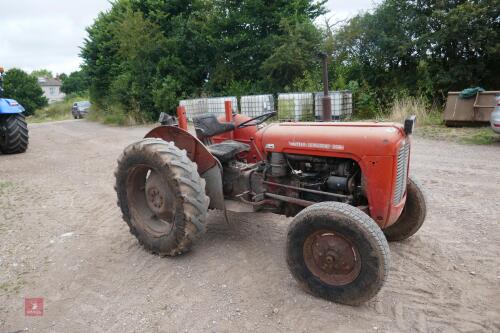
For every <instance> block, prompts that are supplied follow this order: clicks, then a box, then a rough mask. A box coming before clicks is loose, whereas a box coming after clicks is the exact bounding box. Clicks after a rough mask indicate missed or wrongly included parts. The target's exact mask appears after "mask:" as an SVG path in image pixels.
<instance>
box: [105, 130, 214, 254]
mask: <svg viewBox="0 0 500 333" xmlns="http://www.w3.org/2000/svg"><path fill="white" fill-rule="evenodd" d="M145 165H146V166H147V167H144V166H145ZM138 166H142V167H140V168H142V170H143V171H144V172H143V173H144V174H143V175H142V181H143V182H142V183H141V184H140V186H144V187H146V183H147V181H146V177H145V176H146V174H147V173H148V172H149V173H151V172H154V173H155V175H157V177H160V178H162V179H163V181H164V182H163V184H162V185H163V186H165V187H168V188H171V189H172V193H171V194H170V198H167V197H166V195H164V198H161V199H160V200H161V201H162V203H161V204H162V206H170V205H169V204H170V203H171V206H172V207H168V210H175V212H178V213H177V214H172V215H173V216H171V219H170V221H168V222H165V223H164V224H167V225H171V229H170V230H168V231H167V232H163V233H160V234H154V235H151V233H150V232H148V228H147V227H146V226H145V225H144V224H145V221H146V220H148V219H149V218H150V216H151V215H153V212H152V211H151V210H150V209H148V208H147V205H146V203H145V202H143V207H139V205H140V203H139V201H140V200H134V199H132V198H129V197H130V196H131V195H132V193H131V192H132V190H131V188H130V187H129V185H130V180H131V175H132V174H134V173H135V172H134V170H137V169H138ZM149 168H151V169H150V170H149V171H148V169H149ZM115 178H116V185H115V190H116V193H117V196H118V206H119V207H120V209H121V211H122V214H123V219H124V220H125V222H126V223H127V224H128V226H129V228H130V232H131V233H132V234H133V235H134V236H136V237H137V239H138V240H139V242H140V243H141V244H142V245H144V247H145V248H146V249H147V250H149V251H151V252H152V253H154V254H159V255H165V256H176V255H180V254H183V253H185V252H187V251H189V250H190V248H191V245H192V242H193V241H194V240H195V238H196V236H197V235H198V234H199V233H201V232H203V231H204V230H205V220H206V216H207V212H208V203H209V199H208V197H207V196H206V195H205V180H204V179H203V178H201V177H200V176H199V174H198V171H197V167H196V164H195V163H194V162H192V161H191V160H190V159H189V158H188V157H187V155H186V151H185V150H180V149H179V148H177V147H176V146H175V145H174V144H173V143H171V142H165V141H163V140H161V139H153V138H148V139H142V140H139V141H137V142H135V143H133V144H131V145H129V146H128V147H127V148H125V150H124V151H123V153H122V155H121V156H120V158H119V159H118V167H117V168H116V172H115ZM137 180H141V179H137ZM138 194H139V195H140V196H141V197H144V191H138ZM131 201H135V202H131ZM130 205H134V206H135V207H133V208H132V207H130ZM141 210H143V211H144V210H145V211H146V214H147V216H146V217H145V218H144V219H142V217H143V216H140V215H139V214H137V212H138V211H141ZM171 213H173V212H171ZM141 219H142V221H141Z"/></svg>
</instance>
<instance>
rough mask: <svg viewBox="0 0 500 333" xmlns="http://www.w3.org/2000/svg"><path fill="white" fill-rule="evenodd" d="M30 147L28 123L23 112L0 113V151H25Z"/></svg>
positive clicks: (10, 152) (11, 152)
mask: <svg viewBox="0 0 500 333" xmlns="http://www.w3.org/2000/svg"><path fill="white" fill-rule="evenodd" d="M27 148H28V125H27V124H26V119H25V117H24V115H23V114H22V113H15V114H4V115H0V151H1V152H2V153H3V154H18V153H24V152H25V151H26V149H27Z"/></svg>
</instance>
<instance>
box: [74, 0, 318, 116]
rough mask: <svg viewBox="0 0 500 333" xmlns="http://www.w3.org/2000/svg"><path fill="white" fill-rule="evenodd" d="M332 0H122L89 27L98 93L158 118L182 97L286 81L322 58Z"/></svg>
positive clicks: (87, 53)
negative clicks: (324, 21) (322, 27)
mask: <svg viewBox="0 0 500 333" xmlns="http://www.w3.org/2000/svg"><path fill="white" fill-rule="evenodd" d="M324 2H325V1H324V0H322V1H319V2H317V1H311V0H294V1H285V0H279V1H271V2H270V1H267V0H245V1H234V0H213V1H206V0H193V1H181V0H170V1H166V0H149V1H139V0H118V1H116V2H114V3H113V6H112V8H111V10H110V11H108V12H106V13H102V14H100V15H99V17H98V18H97V20H96V21H95V22H94V24H93V25H92V26H91V27H89V28H88V29H87V32H88V38H87V39H86V40H85V42H84V46H83V48H82V52H81V56H82V58H83V59H84V66H83V69H84V70H85V71H86V72H87V73H88V76H89V77H90V78H91V84H90V89H89V90H90V94H91V98H92V99H93V100H94V101H95V102H97V103H98V104H102V105H110V104H119V105H120V106H121V107H122V108H123V109H125V110H134V111H139V112H141V113H143V114H146V115H147V117H149V118H152V119H153V118H155V117H156V115H157V114H158V113H159V112H160V111H169V112H173V111H174V110H175V107H176V105H177V101H178V99H180V98H182V97H188V96H196V95H201V94H206V95H217V94H227V93H232V92H235V91H241V89H242V87H250V88H251V90H252V92H261V91H263V90H264V91H265V90H266V89H267V90H269V89H273V90H275V89H276V90H278V89H285V87H286V86H289V85H291V84H292V82H293V80H294V79H295V78H298V77H300V76H302V74H303V71H304V70H305V69H309V68H310V67H311V66H312V65H313V64H314V63H315V62H317V58H316V56H315V55H314V54H313V53H314V50H316V49H317V44H319V43H321V35H320V33H319V31H318V29H317V28H316V27H315V26H314V25H313V23H312V22H313V20H314V19H315V18H316V17H317V16H318V15H320V14H321V13H323V12H324V8H323V4H324ZM290 43H292V45H293V46H295V47H298V48H300V49H299V50H298V51H297V52H295V54H293V52H294V50H293V49H292V48H291V47H290V46H289V45H287V44H290ZM299 53H300V54H299ZM290 54H292V56H293V57H295V58H296V59H287V56H288V55H290ZM297 55H298V56H297ZM296 56H297V57H296ZM282 75H284V77H282Z"/></svg>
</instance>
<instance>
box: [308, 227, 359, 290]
mask: <svg viewBox="0 0 500 333" xmlns="http://www.w3.org/2000/svg"><path fill="white" fill-rule="evenodd" d="M303 255H304V261H305V263H306V266H307V268H308V269H309V270H310V271H311V273H312V274H313V275H315V276H316V277H317V278H319V279H320V280H321V281H323V282H324V283H327V284H329V285H333V286H342V285H346V284H349V283H351V282H352V281H354V280H355V279H356V278H357V277H358V275H359V272H360V271H361V258H360V256H359V252H358V250H357V248H356V247H355V246H354V244H353V243H352V242H351V241H350V240H349V239H347V238H346V237H344V236H342V235H340V234H338V233H334V232H332V231H330V230H318V231H316V232H314V233H313V234H311V235H309V236H308V237H307V238H306V240H305V242H304V248H303Z"/></svg>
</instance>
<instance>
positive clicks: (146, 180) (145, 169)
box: [127, 165, 175, 237]
mask: <svg viewBox="0 0 500 333" xmlns="http://www.w3.org/2000/svg"><path fill="white" fill-rule="evenodd" d="M172 196H173V194H172V190H171V189H170V187H169V186H168V184H167V183H166V182H164V181H163V180H162V178H161V176H160V175H159V174H158V173H157V172H156V171H155V170H154V169H152V168H151V167H150V166H147V165H137V166H135V167H134V168H133V169H132V170H131V172H130V174H129V177H128V179H127V201H128V205H129V209H130V213H131V215H132V218H133V219H134V221H135V223H137V224H138V225H140V227H141V228H142V229H143V230H146V231H147V232H148V233H149V234H151V235H155V236H157V237H160V236H163V235H165V234H168V233H170V232H171V231H172V228H173V223H172V222H173V216H174V213H175V212H174V208H173V206H172V204H171V203H172V202H173V200H171V198H172Z"/></svg>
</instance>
